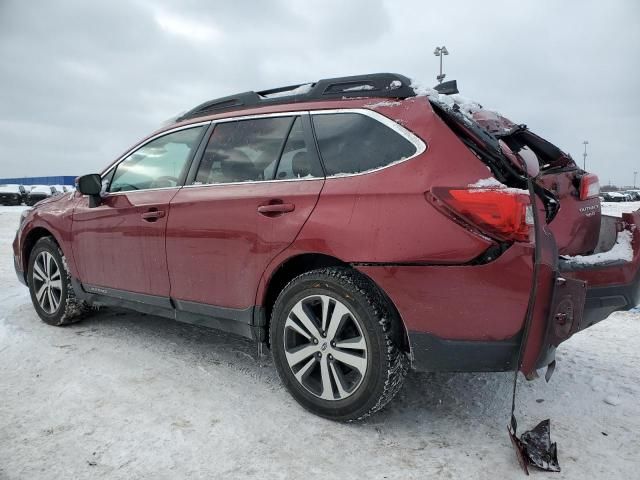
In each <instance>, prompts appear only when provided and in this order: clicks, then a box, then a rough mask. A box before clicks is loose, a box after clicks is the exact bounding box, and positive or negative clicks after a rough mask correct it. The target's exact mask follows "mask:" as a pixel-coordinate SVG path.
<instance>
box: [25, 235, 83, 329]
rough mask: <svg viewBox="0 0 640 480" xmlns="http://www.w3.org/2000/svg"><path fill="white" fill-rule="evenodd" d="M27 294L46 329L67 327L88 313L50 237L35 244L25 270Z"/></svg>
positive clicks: (59, 251) (61, 256)
mask: <svg viewBox="0 0 640 480" xmlns="http://www.w3.org/2000/svg"><path fill="white" fill-rule="evenodd" d="M27 275H28V281H29V292H30V294H31V301H32V302H33V306H34V307H35V309H36V312H37V313H38V316H39V317H40V318H41V319H42V320H43V321H44V322H45V323H48V324H49V325H56V326H58V325H68V324H70V323H75V322H77V321H79V320H81V319H82V318H83V317H84V316H85V315H86V314H87V313H88V312H89V311H90V310H91V309H90V307H89V306H88V305H87V304H86V303H85V302H82V301H80V300H78V299H77V298H76V295H75V292H74V291H73V286H72V284H71V276H70V275H69V272H68V270H67V268H66V262H65V260H64V255H63V254H62V251H61V250H60V247H59V246H58V244H57V243H56V242H55V241H54V240H53V239H52V238H51V237H43V238H41V239H40V240H38V241H37V242H36V244H35V246H34V247H33V250H32V251H31V255H30V257H29V268H28V273H27Z"/></svg>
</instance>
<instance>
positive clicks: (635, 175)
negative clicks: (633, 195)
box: [633, 172, 638, 189]
mask: <svg viewBox="0 0 640 480" xmlns="http://www.w3.org/2000/svg"><path fill="white" fill-rule="evenodd" d="M637 176H638V172H633V188H634V189H635V188H636V177H637Z"/></svg>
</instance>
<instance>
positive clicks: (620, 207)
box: [601, 202, 640, 217]
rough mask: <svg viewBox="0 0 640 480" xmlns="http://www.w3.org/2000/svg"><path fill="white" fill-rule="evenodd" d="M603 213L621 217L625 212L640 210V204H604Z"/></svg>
mask: <svg viewBox="0 0 640 480" xmlns="http://www.w3.org/2000/svg"><path fill="white" fill-rule="evenodd" d="M601 205H602V213H604V214H605V215H611V216H613V217H619V216H621V215H622V214H623V213H624V212H633V211H635V210H638V209H639V208H640V202H602V204H601Z"/></svg>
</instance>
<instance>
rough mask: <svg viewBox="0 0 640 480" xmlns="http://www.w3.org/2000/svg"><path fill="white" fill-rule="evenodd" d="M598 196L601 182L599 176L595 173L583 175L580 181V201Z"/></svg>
mask: <svg viewBox="0 0 640 480" xmlns="http://www.w3.org/2000/svg"><path fill="white" fill-rule="evenodd" d="M598 195H600V180H599V179H598V176H597V175H594V174H593V173H587V174H586V175H583V176H582V178H581V179H580V200H587V199H589V198H593V197H597V196H598Z"/></svg>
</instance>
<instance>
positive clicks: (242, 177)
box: [195, 117, 294, 184]
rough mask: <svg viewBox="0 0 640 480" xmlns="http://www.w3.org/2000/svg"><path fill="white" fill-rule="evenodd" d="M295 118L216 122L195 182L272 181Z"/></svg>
mask: <svg viewBox="0 0 640 480" xmlns="http://www.w3.org/2000/svg"><path fill="white" fill-rule="evenodd" d="M293 121H294V118H293V117H268V118H257V119H252V120H239V121H234V122H224V123H220V124H218V125H216V126H215V129H214V130H213V134H212V135H211V138H210V139H209V143H208V144H207V148H206V150H205V153H204V155H203V157H202V161H201V162H200V166H199V168H198V173H197V174H196V181H195V183H196V184H211V183H234V182H255V181H260V180H271V178H272V177H273V172H274V170H275V166H276V164H277V161H278V158H279V157H280V152H281V150H282V146H283V144H284V142H285V140H286V138H287V134H288V133H289V128H290V127H291V123H292V122H293Z"/></svg>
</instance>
